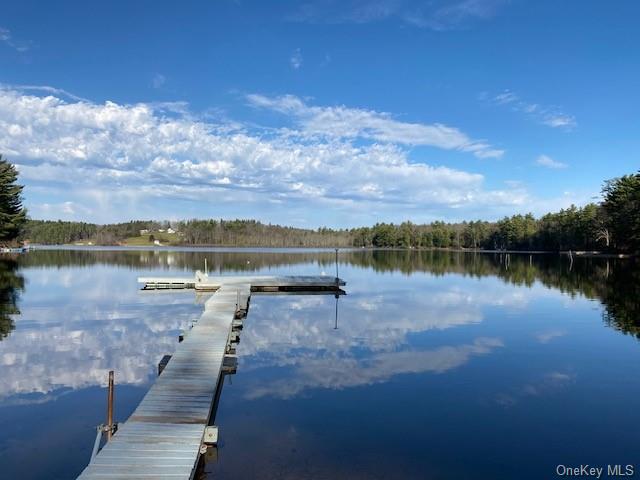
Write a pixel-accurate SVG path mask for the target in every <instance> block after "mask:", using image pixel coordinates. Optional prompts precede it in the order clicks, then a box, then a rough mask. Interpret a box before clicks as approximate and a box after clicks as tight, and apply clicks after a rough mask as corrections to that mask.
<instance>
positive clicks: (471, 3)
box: [288, 0, 507, 31]
mask: <svg viewBox="0 0 640 480" xmlns="http://www.w3.org/2000/svg"><path fill="white" fill-rule="evenodd" d="M505 3H507V2H506V0H459V1H456V2H447V1H441V0H436V1H431V2H421V1H417V0H375V1H370V0H346V1H337V0H325V1H323V2H314V3H305V4H302V5H301V6H300V7H299V9H298V10H297V11H296V12H294V13H293V14H292V15H290V16H289V17H288V19H289V20H290V21H295V22H307V23H338V24H339V23H355V24H364V23H371V22H380V21H384V20H388V19H398V20H400V21H402V22H404V23H406V24H408V25H411V26H414V27H418V28H428V29H431V30H436V31H444V30H452V29H457V28H461V27H464V26H467V25H468V24H469V23H470V22H472V21H477V20H487V19H490V18H492V17H494V16H495V15H496V14H497V13H498V10H499V9H500V8H501V7H502V6H503V5H504V4H505Z"/></svg>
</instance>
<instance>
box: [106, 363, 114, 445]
mask: <svg viewBox="0 0 640 480" xmlns="http://www.w3.org/2000/svg"><path fill="white" fill-rule="evenodd" d="M108 395H109V396H108V398H107V425H106V427H107V442H108V441H109V440H111V435H113V370H110V371H109V394H108Z"/></svg>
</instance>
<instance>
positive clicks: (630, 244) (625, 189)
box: [602, 172, 640, 252]
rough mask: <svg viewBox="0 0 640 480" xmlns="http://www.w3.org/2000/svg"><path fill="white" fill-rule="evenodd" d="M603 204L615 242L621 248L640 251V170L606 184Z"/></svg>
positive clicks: (603, 191)
mask: <svg viewBox="0 0 640 480" xmlns="http://www.w3.org/2000/svg"><path fill="white" fill-rule="evenodd" d="M602 193H603V194H604V202H603V204H602V206H603V208H604V209H605V211H606V213H607V216H608V218H609V221H610V225H609V226H610V229H611V231H612V233H613V242H614V244H615V246H616V247H617V248H618V249H620V250H627V251H635V252H639V251H640V172H638V173H634V174H631V175H625V176H623V177H620V178H614V179H613V180H609V181H607V182H606V183H605V184H604V188H603V189H602Z"/></svg>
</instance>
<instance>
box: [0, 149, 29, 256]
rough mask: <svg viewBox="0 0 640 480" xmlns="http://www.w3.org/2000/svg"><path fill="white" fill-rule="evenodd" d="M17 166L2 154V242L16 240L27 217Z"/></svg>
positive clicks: (0, 201) (0, 229)
mask: <svg viewBox="0 0 640 480" xmlns="http://www.w3.org/2000/svg"><path fill="white" fill-rule="evenodd" d="M17 181H18V172H17V171H16V168H15V167H14V166H13V165H11V164H10V163H9V162H7V161H6V160H4V159H3V158H2V155H0V243H3V244H8V243H10V242H12V241H13V240H15V239H16V238H17V237H18V235H19V234H20V230H21V229H22V226H23V225H24V223H25V221H26V219H27V212H26V210H25V209H24V208H23V207H22V196H21V195H22V186H21V185H18V184H17V183H16V182H17Z"/></svg>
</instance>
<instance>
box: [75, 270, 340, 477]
mask: <svg viewBox="0 0 640 480" xmlns="http://www.w3.org/2000/svg"><path fill="white" fill-rule="evenodd" d="M138 281H139V282H140V283H142V284H143V285H144V289H167V288H177V289H196V290H208V291H214V293H213V294H212V296H211V298H209V299H208V300H207V301H206V302H205V305H204V313H203V314H202V316H201V317H200V319H199V320H198V321H197V322H195V323H194V326H193V328H192V329H191V330H190V331H189V332H188V334H187V335H185V338H184V340H183V341H182V342H181V343H180V345H179V346H178V348H177V349H176V352H175V353H174V354H173V356H172V357H171V359H170V360H169V362H168V363H167V365H166V367H165V368H164V370H163V371H162V373H161V374H160V375H159V377H158V379H157V380H156V382H155V384H154V385H153V386H152V387H151V388H150V389H149V391H148V393H147V394H146V395H145V397H144V398H143V399H142V401H141V402H140V405H138V407H137V408H136V410H135V411H134V412H133V414H132V415H131V416H130V417H129V419H128V420H127V421H126V422H125V423H123V424H121V425H120V426H119V428H118V430H117V432H116V433H115V434H114V435H113V438H112V439H111V441H109V442H108V443H107V444H106V445H105V446H104V448H103V449H102V450H101V451H100V452H99V453H98V454H97V455H95V456H94V457H93V459H92V461H91V462H90V463H89V465H88V466H87V467H86V468H85V469H84V471H83V472H82V473H81V474H80V476H79V477H78V478H79V479H82V480H90V479H91V480H107V479H109V480H116V479H138V480H146V479H176V480H177V479H192V478H193V476H194V474H195V472H196V467H197V465H198V461H199V457H200V455H201V454H204V453H205V452H206V449H207V447H208V446H211V445H215V444H216V443H217V436H218V432H217V427H215V426H212V425H210V423H211V419H212V417H213V416H214V415H215V408H216V407H217V405H216V402H217V396H219V394H220V391H221V387H222V382H223V381H224V380H223V379H224V369H225V365H228V364H235V349H234V348H233V345H232V344H233V342H234V341H236V339H237V335H238V333H237V332H235V331H234V327H237V325H238V323H239V318H242V317H243V316H245V315H246V313H247V311H248V308H249V302H250V298H251V293H252V292H254V291H256V292H263V293H267V292H273V293H278V292H291V293H334V292H335V293H344V292H342V291H341V290H340V286H343V285H345V282H343V281H342V280H340V279H338V278H334V277H266V276H256V277H220V276H218V277H208V276H207V275H202V274H199V272H198V273H197V274H196V277H195V278H182V279H171V278H140V279H138Z"/></svg>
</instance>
